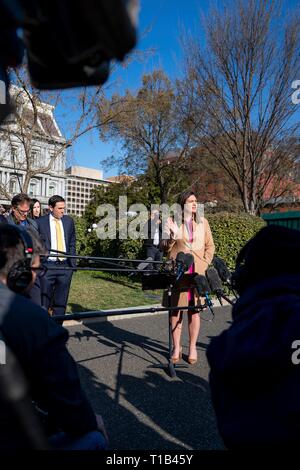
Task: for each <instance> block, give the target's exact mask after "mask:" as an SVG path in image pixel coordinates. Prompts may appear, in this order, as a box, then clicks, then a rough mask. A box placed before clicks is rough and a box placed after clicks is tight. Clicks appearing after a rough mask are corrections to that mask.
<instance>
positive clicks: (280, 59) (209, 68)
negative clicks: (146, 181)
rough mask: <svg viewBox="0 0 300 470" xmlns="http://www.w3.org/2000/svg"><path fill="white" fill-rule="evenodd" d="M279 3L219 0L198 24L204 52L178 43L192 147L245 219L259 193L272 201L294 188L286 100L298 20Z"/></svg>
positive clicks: (299, 39)
mask: <svg viewBox="0 0 300 470" xmlns="http://www.w3.org/2000/svg"><path fill="white" fill-rule="evenodd" d="M279 3H280V2H279V1H278V0H276V1H273V0H231V1H230V2H228V1H226V6H224V7H223V8H222V9H217V10H216V9H215V10H211V11H210V13H209V15H208V16H207V18H206V19H205V34H206V37H205V43H206V45H205V46H203V44H202V43H201V41H200V40H197V39H195V38H194V37H193V38H192V37H190V36H188V35H185V39H184V41H183V46H184V50H185V61H184V66H185V73H186V77H185V81H184V87H185V90H186V94H187V95H188V96H189V100H188V102H189V103H190V102H193V108H194V111H193V113H191V114H190V119H191V122H192V124H193V125H194V126H195V127H196V128H197V134H196V141H197V142H198V144H200V145H201V146H204V147H205V148H206V149H207V151H208V152H209V153H210V154H211V155H212V156H213V157H214V158H215V159H216V161H217V162H218V164H219V165H220V167H221V168H222V169H223V170H224V172H225V173H226V174H227V175H228V176H229V177H230V179H231V181H232V183H233V184H234V185H235V187H236V188H237V191H238V194H239V196H240V198H241V201H242V203H243V207H244V209H245V211H246V212H248V213H251V214H257V213H259V211H260V208H261V207H262V206H263V204H264V200H265V195H266V191H267V190H268V191H267V192H268V195H269V198H276V197H278V196H279V194H280V195H281V196H283V195H284V194H290V193H291V192H292V190H293V185H294V181H293V173H294V170H295V164H296V156H297V152H295V144H294V142H295V140H296V141H297V139H298V137H299V122H297V120H295V113H296V111H297V106H296V105H294V104H293V102H292V99H291V95H292V93H293V89H292V82H293V81H294V80H295V79H297V78H299V77H300V47H299V46H300V34H299V32H300V21H299V15H298V12H297V11H293V14H292V15H288V14H287V13H286V14H284V12H283V10H280V8H279V6H280V5H279ZM203 110H205V116H203V112H204V111H203ZM199 114H201V120H199ZM278 181H280V182H281V184H280V185H278ZM285 182H286V184H284V183H285Z"/></svg>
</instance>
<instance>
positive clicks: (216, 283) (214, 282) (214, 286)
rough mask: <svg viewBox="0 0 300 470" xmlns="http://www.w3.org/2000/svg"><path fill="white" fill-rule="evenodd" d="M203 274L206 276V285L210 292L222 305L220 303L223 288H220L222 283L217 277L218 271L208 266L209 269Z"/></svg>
mask: <svg viewBox="0 0 300 470" xmlns="http://www.w3.org/2000/svg"><path fill="white" fill-rule="evenodd" d="M205 274H206V278H207V280H208V283H209V286H210V288H211V290H212V292H214V293H215V294H216V296H217V297H218V301H219V302H220V304H221V305H223V302H222V294H223V286H222V281H221V279H220V277H219V274H218V271H217V270H216V268H214V267H213V266H210V267H209V268H207V270H206V273H205Z"/></svg>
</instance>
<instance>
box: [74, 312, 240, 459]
mask: <svg viewBox="0 0 300 470" xmlns="http://www.w3.org/2000/svg"><path fill="white" fill-rule="evenodd" d="M215 313H216V315H215V318H214V320H213V321H212V322H210V321H205V320H204V319H202V322H201V332H200V336H199V340H198V343H197V347H198V358H199V360H198V362H197V364H195V365H189V364H188V363H187V362H186V358H187V356H186V354H187V352H188V335H187V322H186V319H185V322H184V326H183V342H182V344H183V355H184V356H183V360H182V362H181V367H180V366H179V367H177V366H176V372H177V377H176V378H171V377H170V375H169V373H168V369H167V368H166V367H164V366H166V365H167V357H168V318H167V314H165V313H159V314H154V315H153V314H152V315H147V316H143V317H132V318H126V319H121V317H119V319H117V320H114V321H99V322H94V323H91V322H90V321H89V322H87V323H85V324H82V325H80V324H78V325H75V326H70V327H68V330H69V333H70V340H69V350H70V352H71V353H72V355H73V357H74V358H75V360H76V362H77V364H78V368H79V372H80V377H81V381H82V384H83V387H84V389H85V391H86V393H87V395H88V397H89V399H90V400H91V402H92V404H93V407H94V409H95V411H96V412H97V413H100V414H102V416H103V418H104V421H105V423H106V426H107V430H108V433H109V437H110V449H111V450H132V449H135V450H140V449H147V450H179V449H186V450H195V449H197V450H212V449H224V446H223V443H222V440H221V438H220V436H219V434H218V431H217V427H216V420H215V416H214V411H213V407H212V404H211V399H210V392H209V386H208V373H209V367H208V364H207V360H206V355H205V351H206V347H207V345H208V344H209V342H210V339H211V338H212V337H213V336H216V335H218V334H219V333H220V332H221V331H223V330H224V329H226V328H228V327H229V325H230V321H231V315H230V307H222V308H216V309H215ZM202 315H203V318H204V314H202ZM206 318H208V314H206Z"/></svg>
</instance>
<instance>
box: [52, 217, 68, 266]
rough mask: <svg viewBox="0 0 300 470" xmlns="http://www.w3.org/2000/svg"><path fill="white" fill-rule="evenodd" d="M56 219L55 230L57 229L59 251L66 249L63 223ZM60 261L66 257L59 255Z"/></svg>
mask: <svg viewBox="0 0 300 470" xmlns="http://www.w3.org/2000/svg"><path fill="white" fill-rule="evenodd" d="M54 220H55V230H56V249H57V251H64V240H63V234H62V230H61V225H60V221H59V220H57V219H54ZM58 259H59V261H62V260H64V259H65V258H62V257H59V258H58Z"/></svg>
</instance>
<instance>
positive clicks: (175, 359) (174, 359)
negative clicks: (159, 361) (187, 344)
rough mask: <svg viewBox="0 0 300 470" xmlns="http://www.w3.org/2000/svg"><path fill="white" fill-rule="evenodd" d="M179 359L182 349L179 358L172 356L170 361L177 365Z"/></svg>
mask: <svg viewBox="0 0 300 470" xmlns="http://www.w3.org/2000/svg"><path fill="white" fill-rule="evenodd" d="M181 359H182V347H180V350H179V356H176V357H174V356H172V357H171V361H172V362H173V364H177V362H179V361H180V360H181Z"/></svg>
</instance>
